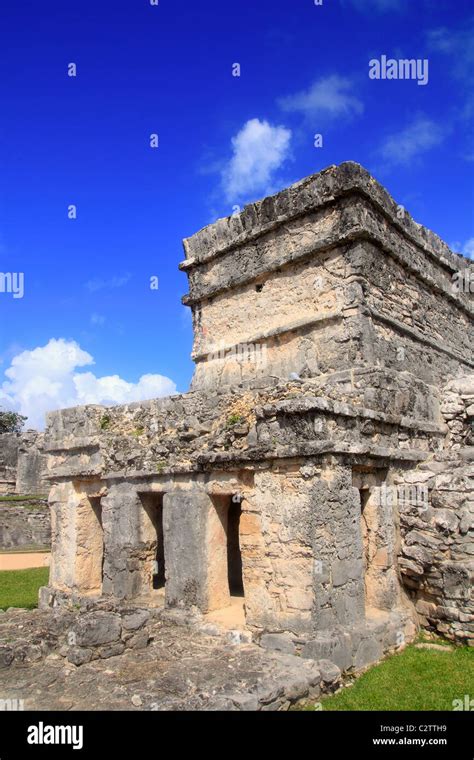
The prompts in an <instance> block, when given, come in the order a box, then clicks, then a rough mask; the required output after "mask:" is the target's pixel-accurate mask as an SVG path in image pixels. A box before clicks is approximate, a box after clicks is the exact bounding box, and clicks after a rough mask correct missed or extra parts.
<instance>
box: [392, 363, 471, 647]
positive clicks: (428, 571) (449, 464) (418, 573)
mask: <svg viewBox="0 0 474 760" xmlns="http://www.w3.org/2000/svg"><path fill="white" fill-rule="evenodd" d="M473 402H474V375H470V376H468V377H464V378H462V379H459V380H454V381H452V382H450V383H449V384H448V385H447V387H446V389H445V393H444V395H443V403H442V406H441V409H442V411H443V415H444V417H445V419H446V422H447V426H448V428H449V432H448V435H447V448H446V449H445V450H444V451H443V452H440V453H439V454H435V455H433V456H432V457H430V458H429V459H428V460H427V461H426V462H425V463H423V464H422V465H420V466H419V467H418V468H417V469H416V470H415V471H412V472H411V473H409V474H408V475H405V476H404V481H405V482H408V483H410V484H412V485H413V486H414V487H415V488H417V489H418V492H420V490H421V488H425V489H426V491H427V493H426V498H425V499H423V500H421V501H420V500H419V499H416V498H414V497H415V495H416V494H411V495H409V497H408V498H405V499H401V500H399V513H400V531H401V537H402V544H401V550H400V571H401V573H402V578H403V582H404V585H405V587H406V588H407V589H409V592H410V595H411V597H412V598H413V600H414V601H415V605H416V610H417V612H418V613H419V615H420V619H421V623H422V625H423V626H424V627H427V628H429V629H431V630H434V631H436V632H438V633H440V634H442V635H444V636H447V637H449V638H451V639H454V640H458V641H462V642H466V643H471V644H474V598H473V588H474V439H473V437H472V427H471V425H472V421H473V418H474V406H473Z"/></svg>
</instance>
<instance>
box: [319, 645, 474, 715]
mask: <svg viewBox="0 0 474 760" xmlns="http://www.w3.org/2000/svg"><path fill="white" fill-rule="evenodd" d="M437 643H439V642H437ZM466 694H469V695H470V698H473V697H474V649H472V648H469V647H453V648H452V651H449V649H448V651H446V652H442V651H437V650H432V649H417V648H416V647H415V646H414V645H411V646H408V647H407V648H406V649H404V650H403V652H400V653H399V654H395V655H393V656H391V657H388V658H387V659H386V660H384V661H383V662H381V663H379V664H378V665H375V666H374V667H373V668H371V669H370V670H368V671H367V672H366V673H364V674H363V675H362V676H360V677H359V678H357V679H356V680H355V681H354V683H353V685H352V686H349V687H347V688H344V689H342V691H340V692H339V693H338V694H334V695H333V696H331V697H326V698H324V699H323V700H322V709H323V710H452V709H453V700H455V699H460V700H464V696H465V695H466ZM309 709H315V708H309Z"/></svg>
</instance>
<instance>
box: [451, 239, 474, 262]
mask: <svg viewBox="0 0 474 760" xmlns="http://www.w3.org/2000/svg"><path fill="white" fill-rule="evenodd" d="M450 248H451V249H452V250H453V251H456V253H462V254H463V256H465V257H466V258H467V259H473V261H474V237H472V238H469V240H466V242H465V243H464V245H463V244H462V243H459V242H458V241H457V242H455V243H451V245H450Z"/></svg>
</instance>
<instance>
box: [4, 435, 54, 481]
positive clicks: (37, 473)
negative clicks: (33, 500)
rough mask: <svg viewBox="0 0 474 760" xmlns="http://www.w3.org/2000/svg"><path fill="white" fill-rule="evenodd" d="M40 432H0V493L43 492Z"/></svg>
mask: <svg viewBox="0 0 474 760" xmlns="http://www.w3.org/2000/svg"><path fill="white" fill-rule="evenodd" d="M46 464H47V458H46V455H45V454H44V452H43V434H42V433H37V432H36V431H34V430H28V431H27V432H25V433H2V434H0V494H9V493H17V494H22V495H28V494H46V493H48V490H49V482H48V480H47V473H46Z"/></svg>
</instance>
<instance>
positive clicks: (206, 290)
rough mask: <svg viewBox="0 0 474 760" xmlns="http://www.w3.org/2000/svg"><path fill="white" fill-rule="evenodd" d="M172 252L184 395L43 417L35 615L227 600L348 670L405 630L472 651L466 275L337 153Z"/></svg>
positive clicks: (255, 628) (263, 636) (253, 627)
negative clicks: (45, 574)
mask: <svg viewBox="0 0 474 760" xmlns="http://www.w3.org/2000/svg"><path fill="white" fill-rule="evenodd" d="M184 247H185V253H186V259H185V261H184V262H183V263H182V264H181V269H182V270H184V271H185V272H186V274H187V276H188V279H189V294H188V295H187V296H186V297H185V298H184V303H185V304H186V305H188V306H189V307H190V308H191V310H192V314H193V325H194V348H193V358H194V361H195V363H196V370H195V374H194V379H193V383H192V390H191V391H190V392H189V393H185V394H183V395H175V396H172V397H169V398H165V399H158V400H152V401H148V402H145V403H135V404H128V405H124V406H118V407H107V408H105V407H101V406H87V407H81V408H74V409H66V410H62V411H58V412H54V413H52V414H50V415H49V418H48V426H47V430H46V434H45V443H44V449H45V451H46V452H47V453H48V455H49V478H50V481H51V492H50V497H49V500H50V507H51V517H52V531H53V538H52V564H51V573H50V581H49V586H48V587H46V588H43V589H42V590H41V592H40V599H41V605H42V606H43V607H47V606H57V605H62V604H65V603H67V602H71V601H72V602H74V601H75V600H83V599H84V598H86V599H88V600H89V601H90V602H92V601H93V600H94V599H97V600H98V602H99V600H100V603H102V604H103V603H104V600H110V601H111V602H112V601H113V602H114V603H115V602H116V601H118V602H120V601H121V600H122V601H124V602H126V603H134V604H140V605H141V606H142V607H143V606H145V607H146V606H149V607H150V608H152V607H154V606H156V605H159V604H161V603H163V597H164V604H165V606H166V607H167V608H169V609H170V610H171V609H172V608H176V609H177V610H180V611H182V612H184V613H185V612H186V611H189V613H190V614H193V613H195V612H196V610H198V611H200V612H201V613H207V612H209V611H215V610H220V609H223V608H225V607H226V606H228V605H230V603H231V601H232V600H233V599H235V598H236V597H240V599H241V600H242V601H243V605H244V612H245V626H246V628H247V629H248V630H249V631H250V632H251V633H252V635H253V636H254V639H255V640H256V641H258V640H261V641H262V642H263V641H265V642H266V643H267V644H269V642H271V646H273V647H275V648H279V649H283V650H284V651H287V652H295V651H299V652H300V653H301V654H302V655H303V656H304V657H309V658H312V659H316V660H318V659H321V658H323V659H327V660H330V661H331V662H333V663H335V664H336V665H338V666H339V667H340V668H341V669H342V670H358V669H360V668H363V667H364V666H366V665H368V664H370V663H372V662H375V661H377V660H378V659H380V658H381V657H382V655H383V654H384V652H386V651H388V650H390V649H393V648H396V647H400V646H403V644H404V643H406V642H407V641H409V640H411V639H412V638H413V636H414V635H415V632H416V631H417V629H418V628H419V626H423V627H425V628H427V629H429V630H432V631H438V632H439V633H442V634H444V635H445V636H446V637H448V638H450V639H452V640H455V641H459V642H464V643H470V644H472V643H473V642H474V615H473V613H474V609H473V601H472V580H473V574H474V543H473V539H472V529H473V524H474V438H473V428H472V425H473V419H474V356H473V351H472V346H473V320H472V317H473V308H472V301H471V299H470V294H469V292H464V291H463V289H460V288H459V287H457V288H456V287H454V286H453V282H454V281H457V282H459V279H462V280H463V281H468V280H469V276H468V275H469V262H468V261H467V260H466V259H464V258H463V257H461V256H458V255H455V254H453V253H452V252H451V251H450V250H449V248H448V247H447V246H446V245H445V244H444V243H443V242H442V241H441V240H440V239H439V238H438V237H437V236H436V235H435V234H433V233H432V232H430V231H429V230H427V229H425V228H423V227H421V226H419V225H418V224H416V223H415V222H414V221H413V220H412V219H411V217H410V216H409V214H408V213H406V212H405V211H404V209H402V208H401V207H400V206H397V204H396V203H395V202H394V200H393V199H392V198H391V197H390V196H389V195H388V194H387V192H386V191H385V190H384V189H383V188H382V187H381V186H380V185H379V184H378V183H377V182H376V181H375V180H374V179H373V178H372V177H371V176H370V175H369V174H368V173H367V172H366V171H365V170H364V169H363V168H362V167H361V166H359V165H357V164H354V163H344V164H341V165H340V166H332V167H330V168H329V169H326V170H325V171H323V172H320V173H319V174H315V175H313V176H310V177H308V178H306V179H304V180H302V181H301V182H298V183H297V184H296V185H293V186H292V187H290V188H288V189H286V190H284V191H283V192H280V193H279V194H277V195H275V196H273V197H270V198H265V199H264V200H263V201H261V202H258V203H254V204H252V205H250V206H248V207H246V208H245V210H244V211H243V212H242V213H240V214H237V215H234V216H231V217H228V218H227V219H221V220H219V221H218V222H216V223H215V224H212V225H210V226H208V227H206V228H205V229H203V230H201V231H200V232H198V233H197V234H196V235H194V236H193V237H191V238H189V239H187V240H185V241H184ZM460 276H461V277H460Z"/></svg>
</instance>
